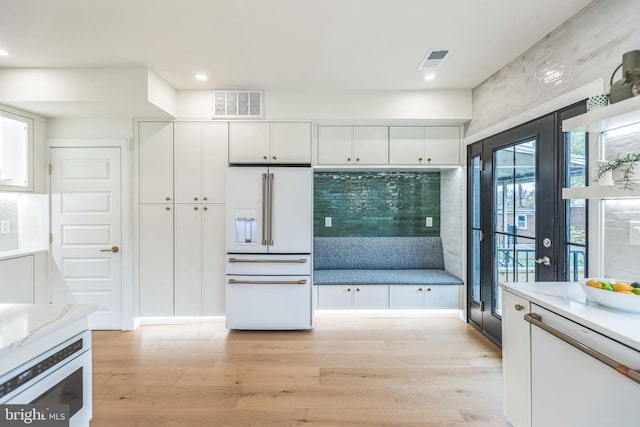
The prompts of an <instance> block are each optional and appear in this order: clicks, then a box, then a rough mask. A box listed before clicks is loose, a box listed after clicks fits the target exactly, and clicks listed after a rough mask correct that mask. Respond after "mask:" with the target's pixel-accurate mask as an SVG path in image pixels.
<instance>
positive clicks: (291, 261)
mask: <svg viewBox="0 0 640 427" xmlns="http://www.w3.org/2000/svg"><path fill="white" fill-rule="evenodd" d="M229 262H253V263H265V264H272V263H274V264H304V263H306V262H307V259H306V258H300V259H251V258H245V259H243V258H229Z"/></svg>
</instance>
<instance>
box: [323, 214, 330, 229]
mask: <svg viewBox="0 0 640 427" xmlns="http://www.w3.org/2000/svg"><path fill="white" fill-rule="evenodd" d="M324 226H325V227H331V217H330V216H325V217H324Z"/></svg>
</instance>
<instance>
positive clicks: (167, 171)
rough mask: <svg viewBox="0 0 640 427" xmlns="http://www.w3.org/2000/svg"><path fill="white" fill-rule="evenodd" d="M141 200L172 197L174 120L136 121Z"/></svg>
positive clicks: (164, 200)
mask: <svg viewBox="0 0 640 427" xmlns="http://www.w3.org/2000/svg"><path fill="white" fill-rule="evenodd" d="M138 126H139V127H138V144H139V156H140V159H139V162H140V203H166V202H169V201H172V200H173V123H167V122H140V123H139V124H138Z"/></svg>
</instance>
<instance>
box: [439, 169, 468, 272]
mask: <svg viewBox="0 0 640 427" xmlns="http://www.w3.org/2000/svg"><path fill="white" fill-rule="evenodd" d="M464 177H465V173H464V170H463V169H462V168H455V169H447V170H443V171H442V172H441V174H440V183H441V185H440V191H441V193H440V215H441V220H440V236H441V237H442V251H443V254H444V267H445V270H446V271H447V272H449V273H451V274H453V275H454V276H458V277H460V278H463V277H465V274H464V263H463V257H464V256H465V251H466V249H465V248H466V243H465V242H464V229H465V224H464V223H463V219H464V216H463V212H464V209H465V204H464V202H465V198H464V191H463V188H464V185H463V184H464V183H463V179H464Z"/></svg>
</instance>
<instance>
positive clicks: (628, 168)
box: [593, 153, 640, 190]
mask: <svg viewBox="0 0 640 427" xmlns="http://www.w3.org/2000/svg"><path fill="white" fill-rule="evenodd" d="M639 161H640V153H627V154H625V155H624V156H621V155H620V154H618V155H617V156H616V157H615V158H613V159H611V160H608V161H606V162H599V163H598V166H597V167H596V175H595V176H594V177H593V180H594V181H595V182H598V181H600V180H601V179H603V178H604V177H605V176H606V175H607V174H608V173H609V172H610V173H611V175H612V178H613V181H614V182H619V183H621V184H623V186H622V188H624V189H625V190H631V189H632V188H633V185H632V183H633V182H634V179H633V176H634V174H635V167H636V165H637V164H638V162H639Z"/></svg>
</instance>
